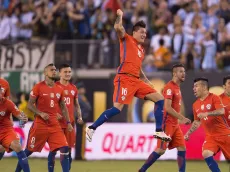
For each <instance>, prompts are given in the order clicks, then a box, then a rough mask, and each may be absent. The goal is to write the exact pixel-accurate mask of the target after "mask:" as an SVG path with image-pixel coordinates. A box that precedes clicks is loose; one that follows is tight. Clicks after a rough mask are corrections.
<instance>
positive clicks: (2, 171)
mask: <svg viewBox="0 0 230 172" xmlns="http://www.w3.org/2000/svg"><path fill="white" fill-rule="evenodd" d="M16 163H17V159H15V158H3V160H2V161H0V172H13V171H14V169H15V166H16ZM29 163H30V167H31V168H30V169H31V172H46V171H47V160H46V159H35V158H30V159H29ZM142 163H143V161H74V162H73V164H72V170H71V171H72V172H137V171H138V168H139V167H140V166H141V165H142ZM219 167H220V169H221V171H222V172H230V169H229V165H228V164H227V163H223V162H221V163H220V162H219ZM61 171H62V170H61V166H60V163H59V161H58V160H56V167H55V172H61ZM148 171H149V172H151V171H152V172H177V171H178V169H177V162H176V161H159V162H157V163H156V164H154V165H153V166H152V167H151V168H150V170H148ZM186 172H209V170H208V168H207V166H206V164H205V162H204V161H189V162H187V170H186Z"/></svg>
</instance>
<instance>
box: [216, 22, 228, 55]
mask: <svg viewBox="0 0 230 172" xmlns="http://www.w3.org/2000/svg"><path fill="white" fill-rule="evenodd" d="M227 35H228V33H227V29H226V27H225V21H224V19H223V18H220V20H219V23H218V27H217V32H216V42H217V51H218V52H220V51H223V50H224V47H225V43H226V41H227Z"/></svg>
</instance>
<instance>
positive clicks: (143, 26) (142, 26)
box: [132, 20, 146, 32]
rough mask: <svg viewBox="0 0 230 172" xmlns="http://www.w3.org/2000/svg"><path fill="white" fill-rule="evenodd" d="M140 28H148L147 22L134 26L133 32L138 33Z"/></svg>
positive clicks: (140, 22)
mask: <svg viewBox="0 0 230 172" xmlns="http://www.w3.org/2000/svg"><path fill="white" fill-rule="evenodd" d="M140 28H146V24H145V22H144V21H143V20H141V21H139V22H137V23H136V24H135V25H134V26H133V29H132V31H133V32H134V31H135V32H136V31H138V30H139V29H140Z"/></svg>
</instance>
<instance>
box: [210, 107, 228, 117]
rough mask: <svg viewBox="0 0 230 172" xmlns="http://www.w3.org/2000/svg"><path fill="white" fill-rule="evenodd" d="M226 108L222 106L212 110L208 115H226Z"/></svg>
mask: <svg viewBox="0 0 230 172" xmlns="http://www.w3.org/2000/svg"><path fill="white" fill-rule="evenodd" d="M224 112H225V110H224V108H220V109H217V110H214V111H211V112H208V116H219V115H224Z"/></svg>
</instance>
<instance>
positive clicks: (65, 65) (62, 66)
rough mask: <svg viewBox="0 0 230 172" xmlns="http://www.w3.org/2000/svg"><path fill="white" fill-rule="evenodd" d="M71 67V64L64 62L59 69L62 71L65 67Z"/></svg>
mask: <svg viewBox="0 0 230 172" xmlns="http://www.w3.org/2000/svg"><path fill="white" fill-rule="evenodd" d="M67 67H71V66H70V65H69V64H67V63H64V64H62V65H61V66H60V67H59V71H61V70H62V69H63V68H67Z"/></svg>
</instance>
